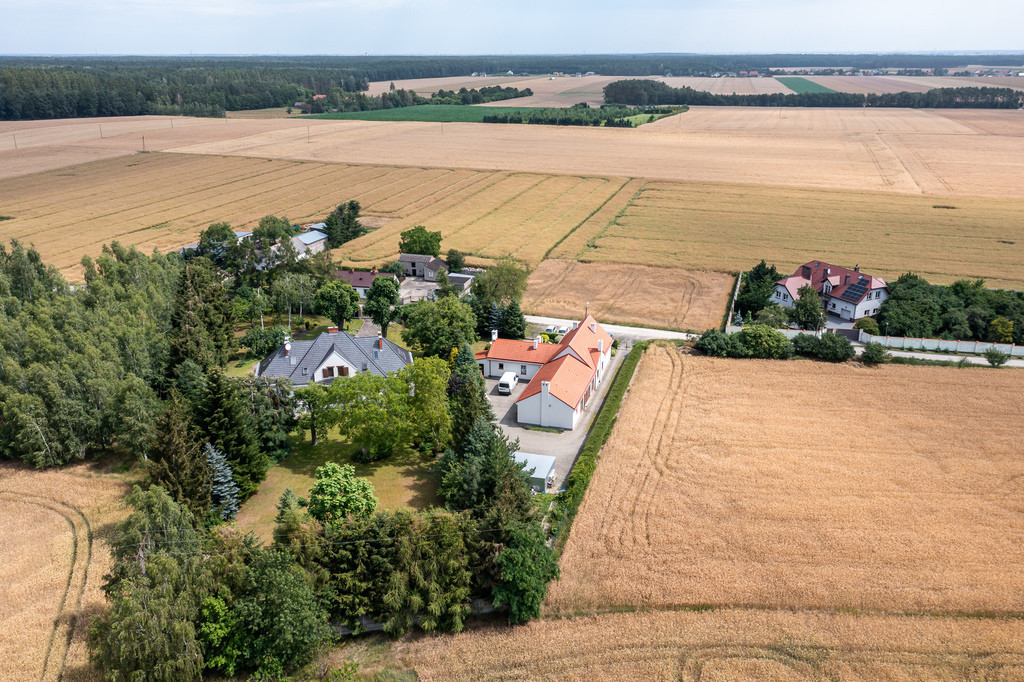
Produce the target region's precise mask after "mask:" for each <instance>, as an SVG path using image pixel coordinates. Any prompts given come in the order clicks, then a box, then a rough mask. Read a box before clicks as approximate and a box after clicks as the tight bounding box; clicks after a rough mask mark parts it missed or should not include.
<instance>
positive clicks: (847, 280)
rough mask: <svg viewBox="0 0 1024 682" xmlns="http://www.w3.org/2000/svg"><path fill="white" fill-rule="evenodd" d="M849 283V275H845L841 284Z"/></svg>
mask: <svg viewBox="0 0 1024 682" xmlns="http://www.w3.org/2000/svg"><path fill="white" fill-rule="evenodd" d="M849 283H850V276H849V275H847V276H846V279H844V280H843V284H849Z"/></svg>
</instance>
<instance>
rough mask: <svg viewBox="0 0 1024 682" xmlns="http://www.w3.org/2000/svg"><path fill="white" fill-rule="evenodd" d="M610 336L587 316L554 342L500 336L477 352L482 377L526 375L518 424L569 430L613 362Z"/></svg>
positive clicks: (517, 408) (518, 401)
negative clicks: (508, 373) (513, 374)
mask: <svg viewBox="0 0 1024 682" xmlns="http://www.w3.org/2000/svg"><path fill="white" fill-rule="evenodd" d="M611 357H612V337H611V335H610V334H609V333H608V332H606V331H605V330H604V329H603V328H602V327H601V325H600V324H598V323H597V320H595V319H594V318H593V317H591V316H589V315H588V316H587V318H586V319H585V320H583V321H582V322H580V323H579V324H575V325H574V326H573V329H572V330H571V331H569V333H567V334H566V335H565V336H563V337H562V340H561V341H560V342H559V343H557V344H552V343H539V341H538V340H537V339H534V340H532V341H512V340H508V339H498V340H497V341H495V342H494V343H493V344H491V347H490V349H488V350H487V351H484V352H482V353H478V354H477V363H478V364H480V366H481V368H482V369H483V372H484V374H485V375H487V376H490V377H496V376H501V375H502V374H503V373H504V372H516V373H517V374H518V375H519V376H520V378H521V379H530V383H529V384H527V385H526V388H524V389H523V392H522V393H521V394H520V396H519V398H518V399H517V400H516V418H517V419H518V421H519V423H520V424H533V425H536V426H548V427H555V428H560V429H573V428H575V427H576V423H577V422H578V421H579V418H580V415H582V414H583V410H584V409H585V408H586V407H587V405H588V404H589V403H590V399H591V397H592V396H593V395H594V392H595V391H596V390H597V387H598V386H599V385H600V383H601V380H602V379H603V378H604V373H605V370H606V369H607V368H608V365H609V364H610V362H611Z"/></svg>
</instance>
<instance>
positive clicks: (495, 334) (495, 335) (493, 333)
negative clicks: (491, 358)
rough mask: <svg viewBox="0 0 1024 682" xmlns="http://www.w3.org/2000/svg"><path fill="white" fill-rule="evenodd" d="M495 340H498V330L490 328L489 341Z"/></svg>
mask: <svg viewBox="0 0 1024 682" xmlns="http://www.w3.org/2000/svg"><path fill="white" fill-rule="evenodd" d="M497 340H498V330H497V329H492V330H491V343H494V342H495V341H497Z"/></svg>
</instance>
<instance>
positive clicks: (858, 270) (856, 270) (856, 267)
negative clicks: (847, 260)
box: [853, 263, 860, 272]
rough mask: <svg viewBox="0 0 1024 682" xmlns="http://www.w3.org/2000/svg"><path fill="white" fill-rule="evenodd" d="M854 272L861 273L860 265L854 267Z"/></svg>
mask: <svg viewBox="0 0 1024 682" xmlns="http://www.w3.org/2000/svg"><path fill="white" fill-rule="evenodd" d="M853 271H854V272H860V263H857V264H856V265H854V266H853Z"/></svg>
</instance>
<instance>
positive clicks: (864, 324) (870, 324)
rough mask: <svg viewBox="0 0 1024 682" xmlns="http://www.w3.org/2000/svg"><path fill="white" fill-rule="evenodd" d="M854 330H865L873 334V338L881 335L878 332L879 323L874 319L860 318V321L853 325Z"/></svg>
mask: <svg viewBox="0 0 1024 682" xmlns="http://www.w3.org/2000/svg"><path fill="white" fill-rule="evenodd" d="M853 328H854V329H863V330H864V331H865V332H867V333H868V334H871V335H872V336H878V335H879V333H880V332H879V330H878V321H877V320H876V319H875V318H873V317H862V318H860V319H859V320H857V321H856V322H854V323H853Z"/></svg>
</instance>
